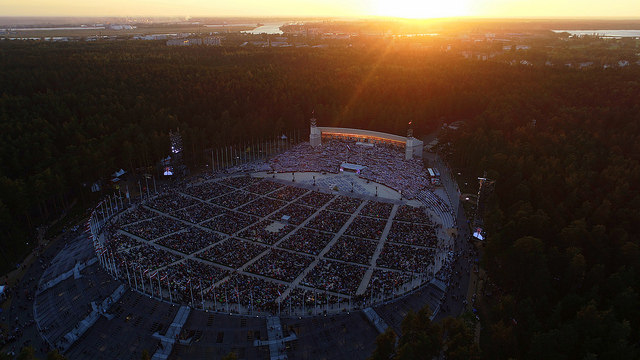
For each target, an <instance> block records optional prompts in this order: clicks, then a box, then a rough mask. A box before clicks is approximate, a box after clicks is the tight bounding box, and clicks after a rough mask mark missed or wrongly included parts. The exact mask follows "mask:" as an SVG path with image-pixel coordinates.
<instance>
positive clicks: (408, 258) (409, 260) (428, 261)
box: [377, 243, 434, 273]
mask: <svg viewBox="0 0 640 360" xmlns="http://www.w3.org/2000/svg"><path fill="white" fill-rule="evenodd" d="M433 255H434V250H432V249H427V248H419V247H415V246H409V245H398V244H393V243H386V244H384V248H382V252H381V253H380V256H379V257H378V261H377V264H378V266H382V267H386V268H389V269H396V270H402V271H407V272H414V273H426V272H427V268H428V267H429V265H433V264H434V258H433Z"/></svg>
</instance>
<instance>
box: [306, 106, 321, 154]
mask: <svg viewBox="0 0 640 360" xmlns="http://www.w3.org/2000/svg"><path fill="white" fill-rule="evenodd" d="M314 113H315V111H314V112H313V113H312V114H311V128H310V129H309V142H310V143H311V147H314V148H315V147H318V146H320V145H322V134H321V133H320V129H318V126H317V124H316V121H317V120H316V118H315V116H313V115H314Z"/></svg>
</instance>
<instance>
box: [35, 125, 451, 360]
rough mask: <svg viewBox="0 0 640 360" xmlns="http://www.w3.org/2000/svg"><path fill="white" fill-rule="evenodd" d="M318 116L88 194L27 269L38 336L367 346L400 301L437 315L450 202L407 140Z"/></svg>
mask: <svg viewBox="0 0 640 360" xmlns="http://www.w3.org/2000/svg"><path fill="white" fill-rule="evenodd" d="M319 129H321V130H320V131H317V130H316V131H315V133H316V134H317V135H318V136H317V137H316V138H315V139H314V136H313V135H314V128H313V127H312V131H311V139H310V140H311V141H310V142H303V143H300V144H297V145H295V146H291V147H290V148H288V149H286V151H282V152H279V153H278V154H276V155H274V156H271V157H269V158H268V159H266V160H263V161H252V162H248V163H245V164H241V165H238V166H235V167H231V168H225V169H224V170H223V171H216V172H215V173H212V174H211V173H210V174H205V175H200V176H195V177H193V178H190V179H188V181H186V182H184V181H183V182H181V183H179V184H178V185H173V186H170V187H162V190H160V191H158V192H157V193H156V192H154V193H153V194H151V193H146V194H145V193H144V192H142V195H143V196H142V197H141V198H140V199H139V201H137V202H130V203H129V201H128V200H126V199H123V198H120V199H114V201H113V202H104V203H102V204H100V205H99V206H98V207H97V208H96V209H95V210H94V211H93V213H92V215H91V217H90V220H89V222H88V223H87V233H88V236H79V237H78V240H77V241H76V242H75V243H74V244H75V245H74V247H71V248H65V249H64V250H63V251H61V253H60V254H58V256H57V257H56V258H55V259H54V261H53V263H52V266H50V268H49V269H47V272H45V274H44V275H43V277H42V279H41V281H40V289H39V293H38V295H37V298H36V304H35V309H34V313H35V314H36V321H37V322H38V328H39V329H40V331H41V333H42V335H43V337H45V339H46V340H47V341H48V342H49V343H50V344H51V345H52V346H54V347H57V348H59V349H61V350H63V351H65V352H67V354H70V355H73V356H72V358H75V357H83V356H89V355H90V356H92V357H94V358H110V357H113V355H114V353H113V352H116V353H118V354H119V355H118V356H117V357H118V358H127V357H131V358H136V355H135V354H139V352H140V351H142V350H147V351H149V353H151V354H152V355H153V358H154V359H166V358H177V357H181V356H182V357H188V358H208V357H221V356H222V355H224V354H225V353H228V352H235V353H236V354H238V355H239V358H271V359H274V358H317V357H318V356H320V357H327V358H353V357H354V356H355V358H366V357H367V356H368V355H370V353H371V351H372V350H373V346H374V339H375V336H376V335H377V334H378V333H380V332H382V331H384V329H385V328H386V327H389V326H391V327H393V328H394V329H398V330H399V324H400V322H401V319H402V317H403V316H404V314H406V312H407V311H408V310H409V309H413V310H417V309H419V308H420V307H422V306H423V305H425V304H429V305H430V307H431V309H432V310H433V311H434V313H437V312H438V309H439V302H440V300H441V299H442V297H443V295H444V293H445V291H446V288H447V284H448V282H449V278H450V276H451V263H452V261H453V260H454V256H455V251H454V250H455V237H454V236H453V235H454V234H455V231H453V229H454V228H455V215H456V214H455V209H454V207H453V206H452V205H451V202H450V200H449V196H448V194H447V193H446V191H444V190H443V188H441V187H434V186H433V185H431V181H430V179H429V175H428V174H427V172H426V169H425V167H424V164H423V159H421V157H422V153H421V150H420V152H419V153H418V152H416V151H415V148H414V149H411V150H412V151H411V152H409V151H408V150H407V149H408V148H409V145H408V144H409V140H410V138H404V139H405V140H407V142H406V143H402V139H397V138H398V137H396V138H393V139H392V141H386V140H387V139H386V138H384V136H381V135H380V133H376V134H375V136H372V135H371V133H372V132H367V131H362V130H358V131H342V132H341V133H340V132H339V131H338V132H337V131H336V130H335V129H333V128H331V131H326V134H325V132H323V131H322V128H319ZM326 129H329V128H326ZM383 135H384V134H383ZM413 140H415V139H413ZM145 195H146V196H145ZM54 265H55V266H54ZM64 269H67V271H66V272H64V271H63V270H64ZM65 299H66V300H65ZM74 303H77V304H76V305H74ZM83 304H84V305H83ZM61 309H64V310H65V311H66V313H67V314H66V315H67V316H64V317H61V316H60V313H61V312H60V310H61ZM56 314H58V315H56ZM62 314H64V312H62ZM336 319H337V320H338V323H336ZM338 324H340V325H338ZM332 329H333V330H332ZM318 331H322V333H323V334H324V335H322V336H319V333H317V332H318ZM225 333H226V334H233V335H232V336H231V337H230V336H229V335H227V337H226V340H225ZM106 334H109V339H120V340H116V341H115V343H116V344H117V343H118V342H121V343H122V344H127V346H125V347H117V346H114V345H113V344H112V341H110V340H107V339H105V335H106ZM338 344H342V346H341V349H339V350H337V349H336V348H333V345H338ZM110 351H111V352H110ZM125 354H127V355H125ZM323 354H324V355H323ZM74 356H75V357H74Z"/></svg>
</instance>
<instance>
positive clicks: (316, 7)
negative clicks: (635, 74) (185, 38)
mask: <svg viewBox="0 0 640 360" xmlns="http://www.w3.org/2000/svg"><path fill="white" fill-rule="evenodd" d="M0 16H257V17H260V16H333V17H340V16H347V17H354V16H359V17H361V16H393V17H408V18H435V17H450V16H477V17H626V18H640V1H638V0H609V1H602V0H441V1H434V0H271V1H265V0H234V1H228V0H180V1H178V0H110V1H103V0H100V1H98V0H85V1H82V0H20V1H16V0H0Z"/></svg>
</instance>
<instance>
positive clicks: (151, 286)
mask: <svg viewBox="0 0 640 360" xmlns="http://www.w3.org/2000/svg"><path fill="white" fill-rule="evenodd" d="M149 291H151V297H153V279H151V271H149Z"/></svg>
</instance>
